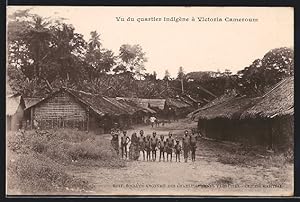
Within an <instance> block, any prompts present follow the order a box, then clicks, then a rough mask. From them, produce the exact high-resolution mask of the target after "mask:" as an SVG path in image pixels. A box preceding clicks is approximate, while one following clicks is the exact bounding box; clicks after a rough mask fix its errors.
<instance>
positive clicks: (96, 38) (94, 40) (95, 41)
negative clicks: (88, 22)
mask: <svg viewBox="0 0 300 202" xmlns="http://www.w3.org/2000/svg"><path fill="white" fill-rule="evenodd" d="M90 34H91V39H90V40H89V42H88V45H89V48H90V50H94V49H100V46H101V45H102V44H101V42H100V34H98V33H97V31H92V32H91V33H90Z"/></svg>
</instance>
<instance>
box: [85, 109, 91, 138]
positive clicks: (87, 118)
mask: <svg viewBox="0 0 300 202" xmlns="http://www.w3.org/2000/svg"><path fill="white" fill-rule="evenodd" d="M86 111H87V112H86V132H89V121H90V117H89V114H90V113H89V108H87V110H86Z"/></svg>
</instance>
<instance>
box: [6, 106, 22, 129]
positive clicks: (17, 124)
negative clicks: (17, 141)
mask: <svg viewBox="0 0 300 202" xmlns="http://www.w3.org/2000/svg"><path fill="white" fill-rule="evenodd" d="M23 117H24V107H22V106H21V105H19V106H18V109H17V111H16V113H15V114H14V115H12V116H6V120H7V130H12V131H16V130H18V129H20V128H22V127H23V126H22V121H23Z"/></svg>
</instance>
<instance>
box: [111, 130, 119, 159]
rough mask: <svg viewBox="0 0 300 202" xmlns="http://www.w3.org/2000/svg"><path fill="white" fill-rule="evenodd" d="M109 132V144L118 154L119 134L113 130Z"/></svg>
mask: <svg viewBox="0 0 300 202" xmlns="http://www.w3.org/2000/svg"><path fill="white" fill-rule="evenodd" d="M110 134H111V136H112V139H111V145H112V147H113V148H114V150H115V151H116V153H117V155H119V134H118V133H117V132H116V131H115V130H111V132H110Z"/></svg>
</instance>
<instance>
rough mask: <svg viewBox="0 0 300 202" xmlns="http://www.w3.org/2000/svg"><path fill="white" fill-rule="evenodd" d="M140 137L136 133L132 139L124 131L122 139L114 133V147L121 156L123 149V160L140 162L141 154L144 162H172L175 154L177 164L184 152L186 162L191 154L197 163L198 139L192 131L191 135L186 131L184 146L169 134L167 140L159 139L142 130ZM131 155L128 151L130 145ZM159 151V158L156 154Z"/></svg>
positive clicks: (112, 133)
mask: <svg viewBox="0 0 300 202" xmlns="http://www.w3.org/2000/svg"><path fill="white" fill-rule="evenodd" d="M139 133H140V134H139V136H137V134H136V133H133V134H132V135H131V138H129V137H128V136H127V131H123V135H122V136H121V138H120V141H119V136H120V131H118V130H116V131H112V132H111V135H112V140H111V143H112V146H113V148H114V149H115V150H116V152H117V154H118V155H119V150H120V149H121V157H122V158H123V159H127V158H128V157H129V159H131V160H138V158H139V156H140V154H142V155H143V160H144V161H145V160H146V161H156V160H157V159H158V160H159V161H161V160H163V161H165V160H166V161H172V157H173V153H174V154H175V160H176V162H177V161H178V162H180V155H181V153H182V152H183V157H184V161H185V162H187V160H188V157H189V154H190V153H191V159H192V161H195V153H196V148H197V144H196V143H197V137H196V134H194V132H193V131H192V133H191V134H189V132H188V131H187V130H185V131H184V136H183V138H182V141H181V142H182V144H181V143H180V140H179V139H174V138H173V134H172V133H171V132H169V134H168V137H167V138H166V139H165V137H164V136H163V135H160V137H159V138H158V137H157V134H156V132H153V133H152V136H151V135H146V136H145V135H144V131H143V130H140V132H139ZM129 143H130V146H129V155H128V151H127V147H128V144H129ZM119 145H120V146H119ZM157 151H159V158H157V156H156V154H157Z"/></svg>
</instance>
